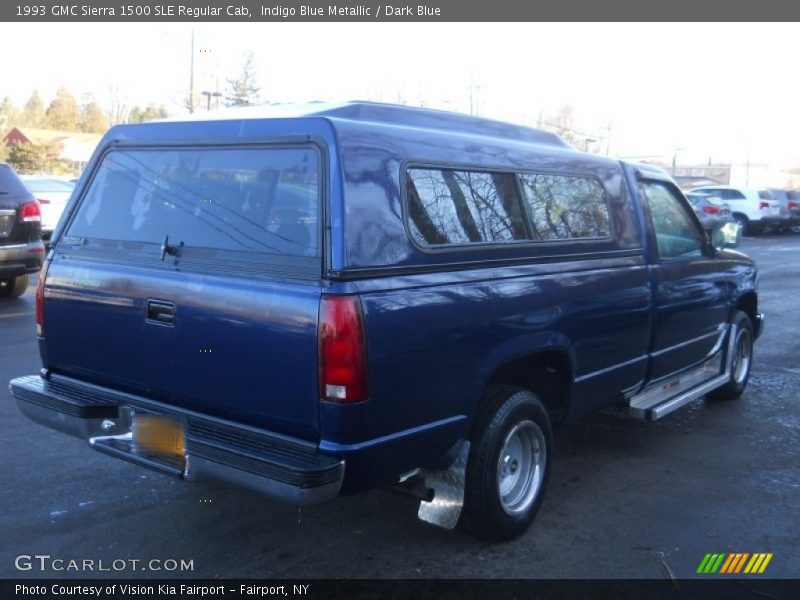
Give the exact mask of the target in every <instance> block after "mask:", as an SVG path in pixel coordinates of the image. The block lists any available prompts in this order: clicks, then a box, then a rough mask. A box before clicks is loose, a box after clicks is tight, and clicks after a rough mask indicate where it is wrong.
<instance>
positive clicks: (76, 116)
mask: <svg viewBox="0 0 800 600" xmlns="http://www.w3.org/2000/svg"><path fill="white" fill-rule="evenodd" d="M46 115H47V119H46V121H45V122H46V123H47V126H48V127H49V128H50V129H58V130H61V131H78V122H79V120H80V108H79V107H78V103H77V102H76V101H75V98H74V97H73V96H72V94H70V93H69V91H68V90H67V89H66V88H64V87H62V88H59V90H58V92H56V97H55V98H54V99H53V101H52V102H51V103H50V106H48V107H47V113H46Z"/></svg>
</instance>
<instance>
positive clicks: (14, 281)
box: [0, 274, 28, 298]
mask: <svg viewBox="0 0 800 600" xmlns="http://www.w3.org/2000/svg"><path fill="white" fill-rule="evenodd" d="M27 289H28V275H27V274H26V275H20V276H19V277H12V278H11V279H0V298H19V297H20V296H22V294H24V293H25V290H27Z"/></svg>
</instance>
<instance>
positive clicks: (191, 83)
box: [189, 27, 194, 113]
mask: <svg viewBox="0 0 800 600" xmlns="http://www.w3.org/2000/svg"><path fill="white" fill-rule="evenodd" d="M191 53H192V55H191V57H190V58H189V112H190V113H193V112H194V27H193V28H192V44H191Z"/></svg>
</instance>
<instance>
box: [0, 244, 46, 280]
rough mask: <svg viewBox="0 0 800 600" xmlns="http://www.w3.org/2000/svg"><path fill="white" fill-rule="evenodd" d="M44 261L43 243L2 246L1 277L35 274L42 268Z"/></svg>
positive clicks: (0, 248) (0, 251)
mask: <svg viewBox="0 0 800 600" xmlns="http://www.w3.org/2000/svg"><path fill="white" fill-rule="evenodd" d="M43 261H44V244H42V242H41V241H36V242H31V243H28V244H12V245H8V246H0V277H3V278H4V277H17V276H18V275H24V274H25V273H35V272H36V271H38V270H39V269H41V268H42V262H43Z"/></svg>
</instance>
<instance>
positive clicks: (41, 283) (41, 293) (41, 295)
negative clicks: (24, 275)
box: [36, 260, 50, 337]
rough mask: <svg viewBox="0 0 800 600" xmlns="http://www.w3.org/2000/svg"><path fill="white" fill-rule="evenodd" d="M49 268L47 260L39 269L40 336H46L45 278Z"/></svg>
mask: <svg viewBox="0 0 800 600" xmlns="http://www.w3.org/2000/svg"><path fill="white" fill-rule="evenodd" d="M49 268H50V261H49V260H45V261H44V265H42V270H41V271H39V283H37V284H36V335H38V336H39V337H44V280H45V279H46V278H47V269H49Z"/></svg>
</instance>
